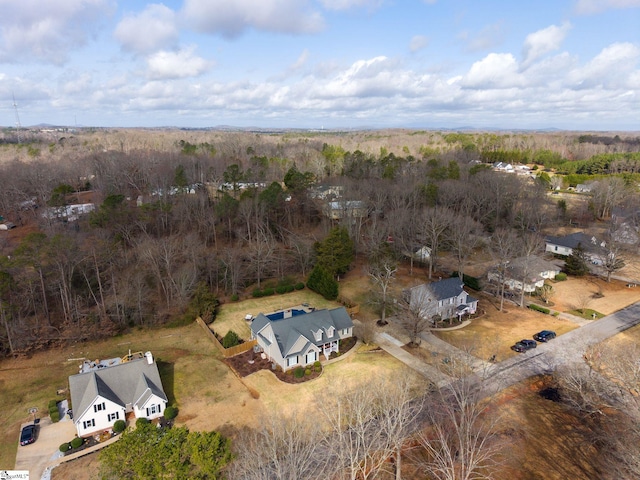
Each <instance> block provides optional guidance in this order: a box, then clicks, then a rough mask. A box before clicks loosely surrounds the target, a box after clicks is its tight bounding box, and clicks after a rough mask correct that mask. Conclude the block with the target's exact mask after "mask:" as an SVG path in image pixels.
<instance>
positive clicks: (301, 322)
mask: <svg viewBox="0 0 640 480" xmlns="http://www.w3.org/2000/svg"><path fill="white" fill-rule="evenodd" d="M268 326H271V329H272V331H273V335H274V337H275V341H276V343H277V344H278V348H279V349H280V352H281V353H282V356H283V357H286V356H288V355H293V354H295V353H298V352H302V351H305V350H306V349H307V348H308V347H309V344H313V345H316V346H320V345H322V344H324V343H327V342H330V341H334V340H338V339H339V338H340V335H339V333H338V331H339V330H342V329H344V328H351V327H353V321H352V320H351V317H350V316H349V314H348V313H347V310H346V308H344V307H339V308H334V309H332V310H326V309H323V310H315V311H313V312H309V313H305V314H303V315H295V316H291V317H288V318H282V319H279V320H271V319H269V318H268V317H267V316H266V315H265V314H263V313H261V314H259V315H258V316H257V317H256V318H255V320H253V322H251V332H252V333H253V335H254V337H261V338H262V339H263V340H264V341H266V342H267V343H271V342H269V340H268V339H267V338H266V337H264V335H262V334H261V332H262V331H263V330H264V329H265V328H266V327H268ZM331 327H333V329H334V332H333V335H331V336H329V335H328V331H329V329H330V328H331ZM317 332H322V334H321V335H320V337H319V338H320V340H317V339H316V337H315V335H314V334H315V333H317ZM300 337H303V338H305V339H306V340H307V342H305V344H304V346H303V347H302V348H300V349H298V351H297V352H294V351H291V350H292V348H293V347H294V346H295V344H296V342H298V340H299V339H300Z"/></svg>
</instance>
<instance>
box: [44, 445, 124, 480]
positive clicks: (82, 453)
mask: <svg viewBox="0 0 640 480" xmlns="http://www.w3.org/2000/svg"><path fill="white" fill-rule="evenodd" d="M119 439H120V435H116V436H115V437H111V438H110V439H109V440H106V441H104V442H100V443H98V444H97V445H93V446H92V447H88V448H84V449H82V450H80V451H79V452H75V453H70V454H69V455H65V456H61V457H59V458H56V459H55V460H52V461H50V462H49V463H48V464H47V466H46V467H45V469H44V472H43V473H42V477H41V480H49V479H50V478H51V470H53V469H54V468H55V467H57V466H58V465H60V464H61V463H63V462H68V461H71V460H75V459H76V458H80V457H84V456H85V455H88V454H90V453H93V452H97V451H98V450H102V449H103V448H104V447H106V446H108V445H111V444H112V443H114V442H117V441H118V440H119Z"/></svg>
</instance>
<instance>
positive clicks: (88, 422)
mask: <svg viewBox="0 0 640 480" xmlns="http://www.w3.org/2000/svg"><path fill="white" fill-rule="evenodd" d="M95 426H96V421H95V420H94V419H93V418H92V419H91V420H85V421H84V422H82V428H90V427H95Z"/></svg>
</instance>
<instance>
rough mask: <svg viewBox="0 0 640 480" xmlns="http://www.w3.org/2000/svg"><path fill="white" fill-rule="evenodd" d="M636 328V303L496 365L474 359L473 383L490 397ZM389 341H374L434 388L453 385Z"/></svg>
mask: <svg viewBox="0 0 640 480" xmlns="http://www.w3.org/2000/svg"><path fill="white" fill-rule="evenodd" d="M638 324H640V302H638V303H634V304H633V305H630V306H629V307H627V308H623V309H622V310H618V311H617V312H615V313H613V314H611V315H608V316H606V317H603V318H601V319H600V320H595V321H590V322H589V323H587V324H586V325H583V326H581V327H580V328H576V329H575V330H572V331H570V332H567V333H565V334H563V335H560V336H559V337H557V338H555V339H554V340H552V341H550V342H548V343H540V344H538V347H537V348H535V349H533V350H529V351H527V352H525V353H522V354H519V355H518V356H516V357H512V358H509V359H507V360H504V361H502V362H500V363H496V364H489V363H487V362H482V361H480V360H478V359H475V358H474V359H473V360H475V362H472V363H471V364H472V365H474V368H475V370H476V372H479V373H478V374H477V375H476V377H477V380H478V381H479V382H481V383H482V387H483V389H484V391H485V393H486V394H487V395H490V394H492V393H495V392H497V391H500V390H503V389H505V388H507V387H510V386H511V385H515V384H516V383H518V382H520V381H522V380H525V379H527V378H529V377H532V376H535V375H540V374H549V373H552V372H553V371H555V370H556V369H557V368H558V367H559V366H560V365H567V364H575V363H579V362H584V360H583V357H584V354H585V352H586V350H587V348H588V347H589V346H590V345H595V344H597V343H600V342H602V341H604V340H606V339H607V338H609V337H612V336H614V335H616V334H618V333H620V332H623V331H625V330H627V329H629V328H631V327H633V326H635V325H638ZM389 337H392V336H391V335H389V334H386V333H385V334H380V333H377V334H376V336H375V341H376V343H378V345H380V347H382V348H383V349H384V350H386V351H387V352H388V353H389V354H391V355H393V356H394V357H396V358H397V359H398V360H400V361H402V362H404V363H405V364H407V365H408V366H410V367H411V368H413V369H414V370H416V371H418V372H419V373H421V374H422V375H423V376H425V377H426V378H427V379H429V380H431V381H432V382H433V383H435V384H437V385H438V386H442V385H444V384H446V383H448V382H449V381H455V380H454V379H451V378H450V377H447V376H446V375H444V374H442V372H440V371H438V370H437V369H435V368H434V367H431V366H429V365H427V364H425V363H424V362H423V361H422V360H420V359H419V358H417V357H415V356H412V355H410V354H409V353H408V352H406V351H405V350H403V349H402V348H400V347H398V346H397V344H398V343H400V344H403V343H402V342H400V341H397V340H396V341H395V342H394V341H393V340H392V339H390V338H389ZM431 337H433V338H431ZM423 338H424V339H425V340H427V341H429V342H430V343H432V346H433V347H435V348H438V349H440V350H443V351H447V352H448V353H449V354H450V355H454V351H456V350H457V352H458V355H465V356H468V354H467V353H465V352H462V351H461V350H458V349H456V348H455V347H453V346H452V345H450V344H446V342H443V341H441V340H438V339H435V338H436V337H434V336H433V335H430V334H426V335H424V336H423ZM434 339H435V340H434ZM405 343H406V342H405ZM472 358H473V357H472ZM480 377H482V378H480Z"/></svg>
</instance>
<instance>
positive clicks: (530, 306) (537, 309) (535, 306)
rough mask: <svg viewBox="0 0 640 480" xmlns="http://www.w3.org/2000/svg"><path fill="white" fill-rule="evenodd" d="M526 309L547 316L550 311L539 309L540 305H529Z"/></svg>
mask: <svg viewBox="0 0 640 480" xmlns="http://www.w3.org/2000/svg"><path fill="white" fill-rule="evenodd" d="M527 307H528V308H530V309H531V310H535V311H536V312H541V313H546V314H549V312H550V311H551V310H549V309H548V308H544V307H541V306H540V305H536V304H534V303H530V304H529V305H528V306H527Z"/></svg>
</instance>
